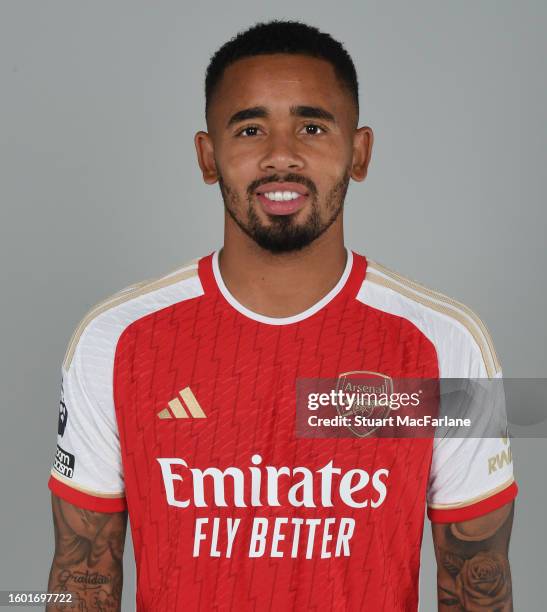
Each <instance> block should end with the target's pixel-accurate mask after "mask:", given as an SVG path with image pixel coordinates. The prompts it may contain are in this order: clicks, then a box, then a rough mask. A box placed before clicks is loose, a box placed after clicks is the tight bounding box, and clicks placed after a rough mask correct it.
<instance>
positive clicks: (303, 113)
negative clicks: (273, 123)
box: [226, 105, 336, 128]
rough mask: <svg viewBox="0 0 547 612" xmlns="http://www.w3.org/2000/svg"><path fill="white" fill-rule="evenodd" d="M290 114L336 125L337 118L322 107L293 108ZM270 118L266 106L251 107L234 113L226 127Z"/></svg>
mask: <svg viewBox="0 0 547 612" xmlns="http://www.w3.org/2000/svg"><path fill="white" fill-rule="evenodd" d="M289 112H290V114H291V115H292V116H293V117H304V118H306V119H322V120H323V121H329V122H331V123H336V118H335V117H334V115H333V114H332V113H331V112H329V111H328V110H326V109H324V108H322V107H321V106H303V105H299V106H291V107H290V108H289ZM269 116H270V114H269V113H268V109H267V108H266V107H265V106H251V107H250V108H244V109H242V110H239V111H237V112H236V113H234V114H233V115H232V116H231V117H230V119H229V120H228V123H227V124H226V127H227V128H229V127H230V126H232V125H234V124H235V123H240V122H241V121H247V120H248V119H267V118H268V117H269Z"/></svg>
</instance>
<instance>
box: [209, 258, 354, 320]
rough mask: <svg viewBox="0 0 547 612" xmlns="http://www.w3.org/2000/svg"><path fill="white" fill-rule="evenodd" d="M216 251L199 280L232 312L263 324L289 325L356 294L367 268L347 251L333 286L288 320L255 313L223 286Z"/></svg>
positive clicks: (287, 318)
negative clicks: (344, 261)
mask: <svg viewBox="0 0 547 612" xmlns="http://www.w3.org/2000/svg"><path fill="white" fill-rule="evenodd" d="M218 255H219V250H216V251H214V252H213V253H211V254H210V255H208V256H207V257H204V258H203V259H201V260H200V262H199V270H200V277H201V279H202V282H203V284H204V289H205V291H206V292H207V291H215V290H216V291H217V292H218V293H219V294H220V295H221V296H222V298H224V300H225V301H226V302H227V303H228V304H229V306H231V307H232V308H233V309H234V310H236V311H237V312H239V313H240V314H241V315H243V316H245V317H246V318H248V319H251V320H253V321H256V322H258V323H263V324H265V325H278V326H279V325H290V324H293V323H298V322H300V321H304V320H305V319H309V318H310V317H312V316H313V315H315V314H316V313H318V312H319V311H320V310H322V309H323V308H325V307H326V306H327V305H330V304H332V303H333V302H334V301H335V300H337V299H339V298H340V297H341V296H343V295H345V294H346V293H347V292H348V291H351V292H352V293H357V290H358V287H355V285H356V283H357V284H359V286H360V283H358V278H357V276H359V277H360V278H361V281H362V279H363V278H364V270H365V267H366V260H365V258H364V257H363V256H362V255H357V254H356V253H354V252H353V251H351V250H350V249H348V248H346V265H345V266H344V271H343V272H342V275H341V276H340V278H339V279H338V282H337V283H336V285H335V286H334V287H333V288H332V289H331V290H330V291H329V292H328V293H327V294H326V295H324V296H323V297H322V298H321V299H320V300H319V301H317V302H316V303H315V304H313V305H312V306H310V307H309V308H306V310H304V311H302V312H300V313H298V314H295V315H291V316H290V317H269V316H266V315H262V314H259V313H257V312H254V311H252V310H250V309H249V308H247V307H246V306H244V305H243V304H241V302H239V301H238V300H237V299H236V298H235V297H234V296H233V295H232V294H231V293H230V291H229V290H228V287H226V285H225V284H224V280H223V279H222V275H221V273H220V268H219V265H218Z"/></svg>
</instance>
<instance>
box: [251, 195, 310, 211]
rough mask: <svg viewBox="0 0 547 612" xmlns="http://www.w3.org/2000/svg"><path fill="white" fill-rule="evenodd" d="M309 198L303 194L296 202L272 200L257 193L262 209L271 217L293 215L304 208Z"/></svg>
mask: <svg viewBox="0 0 547 612" xmlns="http://www.w3.org/2000/svg"><path fill="white" fill-rule="evenodd" d="M308 198H309V196H308V195H307V194H303V195H300V196H298V197H297V198H295V199H294V200H281V201H276V200H270V199H269V198H267V197H266V196H265V195H263V194H261V193H257V199H258V201H259V202H260V204H261V206H262V209H263V210H264V212H265V213H267V214H269V215H292V214H293V213H295V212H298V211H299V210H300V209H301V208H303V207H304V205H305V204H306V202H307V201H308Z"/></svg>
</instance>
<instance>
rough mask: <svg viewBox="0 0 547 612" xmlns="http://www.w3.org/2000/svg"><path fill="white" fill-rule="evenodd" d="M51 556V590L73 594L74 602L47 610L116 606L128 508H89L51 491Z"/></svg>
mask: <svg viewBox="0 0 547 612" xmlns="http://www.w3.org/2000/svg"><path fill="white" fill-rule="evenodd" d="M51 500H52V510H53V526H54V532H55V556H54V558H53V563H52V565H51V571H50V574H49V581H48V592H50V593H63V592H67V593H72V594H73V603H72V604H66V603H65V604H61V605H60V606H58V607H56V606H54V605H50V606H48V607H47V608H46V610H50V611H53V610H63V611H65V612H66V611H67V610H78V611H79V612H91V611H100V612H106V611H108V612H112V611H115V610H120V606H121V597H122V586H123V550H124V545H125V534H126V529H127V512H112V513H105V512H93V511H91V510H85V509H83V508H78V507H77V506H74V505H72V504H69V503H68V502H66V501H64V500H62V499H61V498H59V497H57V496H55V495H52V497H51Z"/></svg>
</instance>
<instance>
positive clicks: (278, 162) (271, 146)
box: [260, 133, 304, 172]
mask: <svg viewBox="0 0 547 612" xmlns="http://www.w3.org/2000/svg"><path fill="white" fill-rule="evenodd" d="M297 146H298V143H297V142H296V139H295V138H294V137H291V136H290V135H288V134H283V133H277V134H270V136H269V138H268V141H267V144H266V151H265V153H264V154H263V156H262V158H261V160H260V169H261V170H264V171H265V172H271V171H272V170H276V171H279V172H282V171H284V170H301V169H302V168H303V167H304V160H303V159H302V156H301V155H300V153H299V152H298V151H297Z"/></svg>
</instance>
